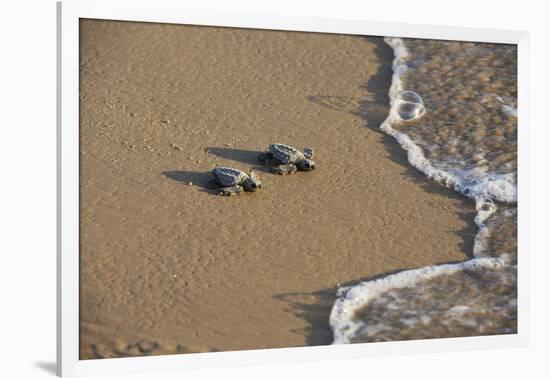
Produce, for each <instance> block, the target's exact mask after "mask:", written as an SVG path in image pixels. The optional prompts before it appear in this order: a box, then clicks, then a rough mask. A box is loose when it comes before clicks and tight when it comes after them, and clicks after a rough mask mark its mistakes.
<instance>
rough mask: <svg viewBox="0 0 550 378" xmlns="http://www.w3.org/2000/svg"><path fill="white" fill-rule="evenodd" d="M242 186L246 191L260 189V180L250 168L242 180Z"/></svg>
mask: <svg viewBox="0 0 550 378" xmlns="http://www.w3.org/2000/svg"><path fill="white" fill-rule="evenodd" d="M243 188H244V190H246V191H247V192H255V191H256V190H258V189H262V182H261V181H260V178H259V177H258V175H256V172H254V171H253V170H252V169H251V170H250V173H249V174H248V178H247V179H246V180H245V181H244V182H243Z"/></svg>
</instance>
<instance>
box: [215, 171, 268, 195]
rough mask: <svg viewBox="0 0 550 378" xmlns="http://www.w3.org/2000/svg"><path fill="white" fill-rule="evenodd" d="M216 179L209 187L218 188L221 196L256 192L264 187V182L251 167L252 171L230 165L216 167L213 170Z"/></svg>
mask: <svg viewBox="0 0 550 378" xmlns="http://www.w3.org/2000/svg"><path fill="white" fill-rule="evenodd" d="M212 174H213V175H214V179H213V180H212V181H210V183H209V185H208V186H209V187H210V188H215V189H217V190H218V194H219V195H220V196H232V195H235V194H240V193H242V192H255V191H257V190H258V189H261V188H262V182H261V181H260V178H259V177H258V176H257V175H256V173H255V172H254V171H253V170H252V169H251V170H250V173H245V172H243V171H241V170H238V169H235V168H228V167H216V168H214V169H213V170H212Z"/></svg>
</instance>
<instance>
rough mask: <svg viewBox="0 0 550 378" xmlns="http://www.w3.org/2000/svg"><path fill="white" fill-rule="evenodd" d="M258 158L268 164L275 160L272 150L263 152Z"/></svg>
mask: <svg viewBox="0 0 550 378" xmlns="http://www.w3.org/2000/svg"><path fill="white" fill-rule="evenodd" d="M258 160H259V161H260V163H262V164H267V163H268V162H269V161H270V160H273V154H272V153H271V152H263V153H261V154H260V155H258Z"/></svg>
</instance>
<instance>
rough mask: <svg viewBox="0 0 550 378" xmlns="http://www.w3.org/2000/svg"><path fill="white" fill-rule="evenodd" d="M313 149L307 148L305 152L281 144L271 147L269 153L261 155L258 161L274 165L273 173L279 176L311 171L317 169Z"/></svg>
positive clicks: (274, 144) (271, 145)
mask: <svg viewBox="0 0 550 378" xmlns="http://www.w3.org/2000/svg"><path fill="white" fill-rule="evenodd" d="M312 157H313V149H312V148H309V147H306V148H304V152H303V153H302V152H300V151H298V150H297V149H296V148H294V147H291V146H288V145H286V144H281V143H273V144H270V145H269V149H268V151H267V152H264V153H262V154H260V156H259V157H258V159H259V160H260V162H262V163H263V164H268V163H270V164H273V167H272V168H271V171H272V172H273V173H276V174H279V175H286V174H290V173H294V172H296V171H311V170H313V169H315V162H314V161H313V160H310V159H311V158H312Z"/></svg>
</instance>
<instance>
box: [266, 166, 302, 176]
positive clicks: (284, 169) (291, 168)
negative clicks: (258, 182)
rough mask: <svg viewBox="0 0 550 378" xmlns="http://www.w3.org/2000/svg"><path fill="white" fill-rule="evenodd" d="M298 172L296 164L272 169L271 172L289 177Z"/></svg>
mask: <svg viewBox="0 0 550 378" xmlns="http://www.w3.org/2000/svg"><path fill="white" fill-rule="evenodd" d="M297 170H298V168H297V167H296V164H281V165H276V166H274V167H272V168H271V172H273V173H275V174H277V175H289V174H291V173H294V172H296V171H297Z"/></svg>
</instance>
